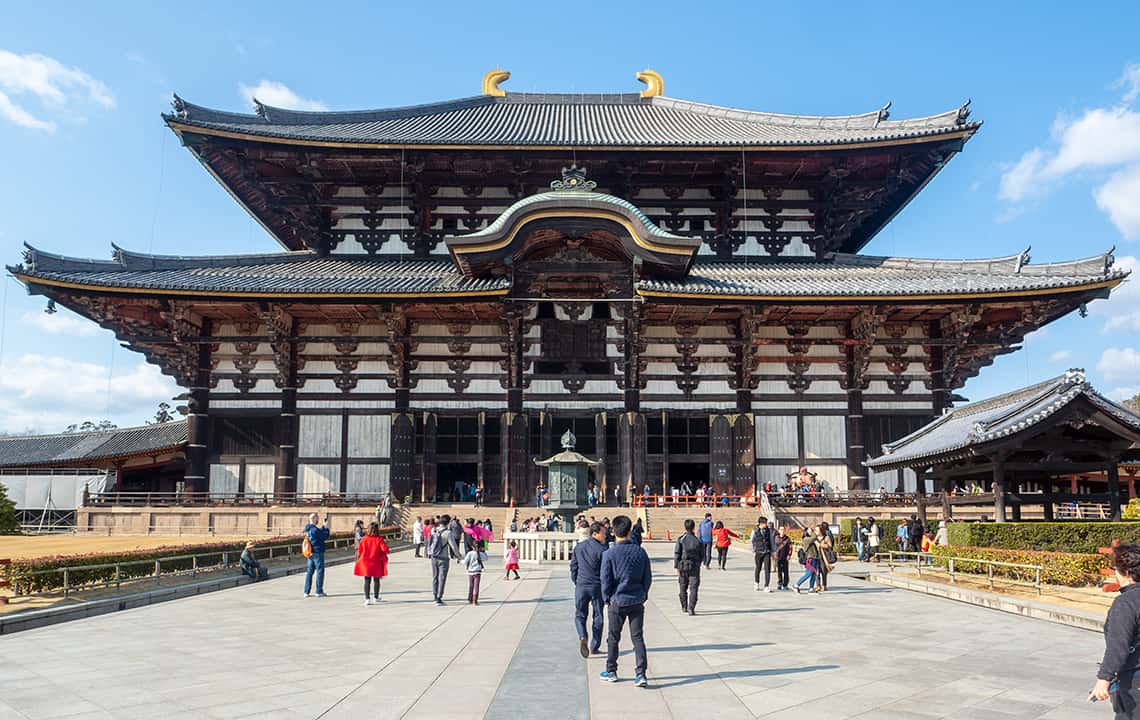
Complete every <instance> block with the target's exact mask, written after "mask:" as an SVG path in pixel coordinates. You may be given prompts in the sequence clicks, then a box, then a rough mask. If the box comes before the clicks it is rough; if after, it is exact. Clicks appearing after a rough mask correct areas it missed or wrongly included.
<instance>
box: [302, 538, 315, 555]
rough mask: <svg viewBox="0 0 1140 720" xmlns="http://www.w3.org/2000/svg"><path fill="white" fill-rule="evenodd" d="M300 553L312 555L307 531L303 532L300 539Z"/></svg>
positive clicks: (311, 544) (311, 545)
mask: <svg viewBox="0 0 1140 720" xmlns="http://www.w3.org/2000/svg"><path fill="white" fill-rule="evenodd" d="M301 554H302V555H304V556H305V557H307V558H311V557H312V556H313V543H312V541H311V540H309V533H305V539H304V540H302V541H301Z"/></svg>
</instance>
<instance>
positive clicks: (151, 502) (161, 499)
mask: <svg viewBox="0 0 1140 720" xmlns="http://www.w3.org/2000/svg"><path fill="white" fill-rule="evenodd" d="M385 497H389V494H388V493H379V492H367V493H339V492H337V493H248V492H247V493H218V492H203V493H190V492H182V493H176V492H105V493H99V494H98V495H91V496H90V497H88V498H87V500H86V501H85V502H84V506H85V507H90V506H100V505H127V506H130V505H135V506H149V507H162V506H219V505H230V506H241V505H247V506H264V505H321V506H325V507H342V506H350V505H378V504H379V503H380V502H381V501H382V500H383V499H384V498H385Z"/></svg>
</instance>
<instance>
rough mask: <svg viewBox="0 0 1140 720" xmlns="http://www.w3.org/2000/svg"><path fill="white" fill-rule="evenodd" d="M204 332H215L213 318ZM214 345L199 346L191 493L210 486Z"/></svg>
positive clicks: (190, 423) (190, 419)
mask: <svg viewBox="0 0 1140 720" xmlns="http://www.w3.org/2000/svg"><path fill="white" fill-rule="evenodd" d="M201 332H202V335H210V334H211V333H212V332H213V328H212V327H211V323H210V321H209V320H203V321H202V331H201ZM211 351H212V346H211V345H210V344H209V343H201V344H199V345H198V347H197V364H196V367H195V371H194V381H193V384H192V385H191V386H190V400H189V402H188V403H187V406H188V408H189V413H188V414H187V419H186V431H187V443H186V474H185V476H184V480H185V482H184V484H183V491H184V492H186V493H187V494H192V493H204V492H207V491H208V490H209V489H210V487H209V484H210V481H209V477H210V455H209V452H210V449H209V442H210V354H211Z"/></svg>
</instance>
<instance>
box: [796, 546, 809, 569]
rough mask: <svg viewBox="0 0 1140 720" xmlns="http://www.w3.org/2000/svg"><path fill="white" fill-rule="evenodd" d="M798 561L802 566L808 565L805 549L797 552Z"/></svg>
mask: <svg viewBox="0 0 1140 720" xmlns="http://www.w3.org/2000/svg"><path fill="white" fill-rule="evenodd" d="M796 560H797V561H799V563H800V565H807V553H805V552H804V549H803V548H800V549H799V551H797V552H796Z"/></svg>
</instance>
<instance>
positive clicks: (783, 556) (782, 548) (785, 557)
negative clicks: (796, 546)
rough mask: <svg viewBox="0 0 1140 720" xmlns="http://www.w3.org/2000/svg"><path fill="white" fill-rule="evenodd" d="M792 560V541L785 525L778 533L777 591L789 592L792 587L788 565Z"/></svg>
mask: <svg viewBox="0 0 1140 720" xmlns="http://www.w3.org/2000/svg"><path fill="white" fill-rule="evenodd" d="M791 558H792V539H791V538H790V537H788V530H787V528H785V527H784V526H783V525H781V526H780V529H779V530H778V531H776V589H777V590H787V589H788V587H789V586H790V585H791V582H790V580H791V578H790V576H789V573H788V563H789V562H791Z"/></svg>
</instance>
